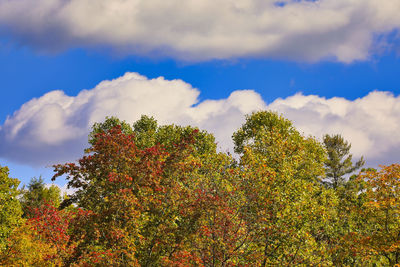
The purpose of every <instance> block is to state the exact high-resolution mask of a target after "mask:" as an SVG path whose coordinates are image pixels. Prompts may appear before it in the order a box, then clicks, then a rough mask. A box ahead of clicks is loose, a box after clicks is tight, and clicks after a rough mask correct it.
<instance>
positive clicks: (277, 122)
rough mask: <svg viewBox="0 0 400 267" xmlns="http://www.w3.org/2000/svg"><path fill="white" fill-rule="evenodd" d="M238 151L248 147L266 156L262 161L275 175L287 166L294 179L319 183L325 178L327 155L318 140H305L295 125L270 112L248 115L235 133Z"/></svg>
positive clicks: (310, 138) (236, 150)
mask: <svg viewBox="0 0 400 267" xmlns="http://www.w3.org/2000/svg"><path fill="white" fill-rule="evenodd" d="M233 141H234V144H235V148H234V149H235V152H236V153H239V154H243V152H244V150H245V147H248V148H250V149H251V150H252V151H253V152H255V153H258V154H260V155H262V161H263V163H264V164H266V165H267V166H268V167H269V168H272V169H273V170H274V171H275V172H277V173H280V172H282V171H283V170H285V169H286V168H285V167H286V166H289V167H290V168H291V169H293V171H294V173H293V174H292V175H293V178H295V179H305V180H309V181H319V179H320V178H321V177H322V176H323V175H324V168H323V162H324V161H325V152H324V149H323V147H322V146H321V144H320V143H319V142H318V141H316V140H315V139H314V138H312V137H309V138H305V137H304V136H302V135H301V134H300V133H299V132H298V131H297V130H296V129H295V127H294V126H293V125H292V122H291V121H289V120H287V119H285V118H283V117H282V116H280V115H278V114H277V113H274V112H270V111H260V112H255V113H252V114H251V115H248V116H246V122H245V123H244V124H243V125H242V127H241V128H240V129H239V130H238V131H236V132H235V133H234V134H233Z"/></svg>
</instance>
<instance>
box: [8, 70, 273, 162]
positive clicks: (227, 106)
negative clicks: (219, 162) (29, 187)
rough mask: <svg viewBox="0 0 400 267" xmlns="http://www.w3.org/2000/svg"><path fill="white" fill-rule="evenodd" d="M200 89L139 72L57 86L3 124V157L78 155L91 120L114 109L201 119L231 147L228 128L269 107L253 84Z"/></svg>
mask: <svg viewBox="0 0 400 267" xmlns="http://www.w3.org/2000/svg"><path fill="white" fill-rule="evenodd" d="M199 94H200V92H199V91H198V90H197V89H195V88H193V87H192V86H191V85H190V84H188V83H185V82H184V81H182V80H165V79H164V78H163V77H159V78H156V79H147V78H146V77H144V76H141V75H139V74H138V73H126V74H125V75H124V76H122V77H119V78H118V79H115V80H111V81H103V82H101V83H100V84H98V85H97V86H96V87H95V88H93V89H91V90H83V91H81V92H80V93H79V94H78V95H77V96H74V97H71V96H67V95H65V93H64V92H62V91H52V92H49V93H47V94H45V95H44V96H42V97H40V98H37V99H32V100H30V101H29V102H27V103H25V104H24V105H22V107H21V108H20V109H19V110H17V111H16V112H15V113H14V114H13V115H12V116H10V117H8V118H7V120H6V121H5V123H4V124H3V125H2V126H0V157H3V158H6V159H8V160H13V161H18V162H20V163H28V164H36V165H43V164H45V165H46V164H47V165H50V164H52V163H56V162H60V161H66V160H74V159H76V158H78V157H79V156H80V155H81V154H82V150H83V148H85V147H86V146H87V135H88V133H89V131H90V127H91V125H93V123H95V122H99V121H103V120H104V118H105V117H106V116H113V115H114V116H117V117H119V118H120V119H123V120H126V121H128V122H131V123H132V122H134V121H136V120H138V119H139V118H140V116H141V115H142V114H146V115H151V116H154V117H155V118H156V119H157V120H158V121H159V122H160V124H169V123H177V124H181V125H188V124H191V125H197V126H199V127H201V128H204V129H208V130H210V131H211V132H214V133H215V135H216V137H217V139H218V141H219V144H220V146H221V147H226V148H228V147H230V146H231V145H230V137H229V133H232V132H233V131H234V130H235V129H237V128H238V127H239V126H240V125H241V123H242V122H243V121H244V114H247V113H250V112H251V111H253V110H258V109H263V108H265V103H264V102H263V100H262V98H261V97H260V95H259V94H257V93H255V92H254V91H252V90H241V91H235V92H233V93H232V94H231V95H230V96H229V97H228V98H226V99H222V100H206V101H203V102H200V103H199V102H198V96H199ZM221 122H223V123H221ZM227 133H228V136H226V134H227Z"/></svg>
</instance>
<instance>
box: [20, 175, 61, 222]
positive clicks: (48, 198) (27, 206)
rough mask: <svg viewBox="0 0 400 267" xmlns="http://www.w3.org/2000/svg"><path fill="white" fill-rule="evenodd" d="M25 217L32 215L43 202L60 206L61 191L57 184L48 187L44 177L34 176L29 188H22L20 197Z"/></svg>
mask: <svg viewBox="0 0 400 267" xmlns="http://www.w3.org/2000/svg"><path fill="white" fill-rule="evenodd" d="M20 202H21V206H22V210H23V212H24V217H28V218H29V217H31V215H32V212H33V211H34V210H35V209H37V208H39V207H40V206H42V205H43V204H52V205H54V206H55V207H58V206H59V205H60V202H61V191H60V188H59V187H58V186H56V185H51V186H49V187H46V185H45V183H44V181H43V178H42V177H39V178H35V177H34V178H32V179H31V181H30V182H29V184H28V186H27V188H26V189H25V188H23V189H22V196H21V197H20Z"/></svg>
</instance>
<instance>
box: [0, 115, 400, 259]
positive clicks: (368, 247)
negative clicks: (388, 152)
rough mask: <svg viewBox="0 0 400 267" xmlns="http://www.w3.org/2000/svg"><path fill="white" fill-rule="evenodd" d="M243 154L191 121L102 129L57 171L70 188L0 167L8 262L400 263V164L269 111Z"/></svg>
mask: <svg viewBox="0 0 400 267" xmlns="http://www.w3.org/2000/svg"><path fill="white" fill-rule="evenodd" d="M233 141H234V145H235V152H236V153H238V155H239V158H235V157H232V156H231V155H230V154H229V153H221V152H218V150H217V145H216V142H215V139H214V137H213V136H212V135H211V134H209V133H207V132H205V131H200V130H199V129H197V128H193V127H190V126H188V127H181V126H176V125H166V126H159V125H158V124H157V122H156V121H155V120H154V119H153V118H151V117H147V116H143V117H142V118H141V119H140V120H139V121H137V122H136V123H135V124H133V125H132V126H131V125H129V124H127V123H126V122H123V121H120V120H119V119H117V118H115V117H111V118H107V119H106V121H105V122H103V123H96V124H95V125H94V126H93V131H92V132H91V134H90V136H89V143H90V145H91V146H90V148H88V149H86V150H85V155H84V156H83V157H82V158H81V159H79V160H78V161H77V162H75V163H67V164H59V165H55V166H54V170H55V173H56V174H55V176H54V177H53V178H54V179H55V178H57V177H59V176H63V175H65V176H66V177H67V180H68V187H70V188H73V189H75V191H74V193H73V194H72V195H70V196H68V197H64V198H63V200H62V201H61V197H60V192H59V190H58V189H57V188H56V187H49V188H47V187H45V186H44V183H43V180H42V179H41V178H39V179H33V180H32V181H31V183H30V184H29V185H28V187H27V189H25V188H24V189H23V190H22V191H19V190H18V189H17V187H18V184H19V181H18V180H17V179H12V178H10V177H9V176H8V169H7V168H3V167H2V168H1V169H0V200H1V202H0V222H1V224H0V264H1V265H10V266H19V265H21V266H25V265H26V266H271V265H272V266H275V265H278V266H292V265H323V266H325V265H327V266H329V265H335V266H360V265H374V264H375V265H390V266H394V265H396V264H398V263H400V235H399V233H400V200H399V199H400V196H399V194H400V165H398V164H394V165H391V166H383V167H382V168H381V170H374V169H363V170H362V171H361V172H360V173H359V174H357V175H353V176H350V177H346V175H351V174H352V173H353V172H354V171H356V170H357V169H359V168H361V166H362V165H363V163H364V161H363V158H362V159H360V160H359V161H358V162H356V163H355V164H353V163H352V157H351V154H350V152H349V150H350V145H349V144H348V143H347V142H346V141H345V140H344V139H343V138H342V137H341V136H338V135H336V136H329V135H327V136H325V137H324V140H323V142H322V143H320V142H319V141H317V140H316V139H315V138H313V137H305V136H303V135H302V134H301V133H300V132H298V131H297V130H296V129H295V127H294V126H293V125H292V123H291V122H290V121H289V120H287V119H285V118H283V117H281V116H279V115H278V114H276V113H273V112H266V111H262V112H256V113H253V114H251V115H249V116H247V117H246V122H245V123H244V124H243V125H242V127H241V128H240V129H238V131H237V132H235V133H234V135H233Z"/></svg>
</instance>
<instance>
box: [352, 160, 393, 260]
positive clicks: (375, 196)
mask: <svg viewBox="0 0 400 267" xmlns="http://www.w3.org/2000/svg"><path fill="white" fill-rule="evenodd" d="M357 179H358V180H359V181H360V182H363V183H365V190H364V191H363V192H362V193H361V194H363V195H364V198H365V201H364V203H363V205H362V206H361V207H357V212H358V213H359V214H360V219H361V220H362V224H360V225H359V227H358V229H357V230H358V231H356V232H353V233H351V234H349V235H348V236H347V238H348V239H349V242H352V243H353V246H354V248H355V249H354V251H355V253H357V254H359V255H360V256H361V257H362V260H363V261H364V264H371V263H380V264H381V265H383V266H396V265H398V264H399V263H400V234H399V233H400V223H399V222H400V221H399V218H400V165H399V164H393V165H390V166H382V167H381V170H380V171H376V170H367V171H365V172H362V173H361V174H360V175H359V176H358V177H357Z"/></svg>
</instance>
